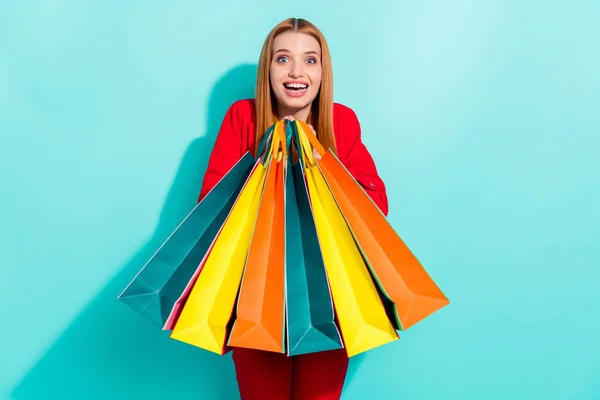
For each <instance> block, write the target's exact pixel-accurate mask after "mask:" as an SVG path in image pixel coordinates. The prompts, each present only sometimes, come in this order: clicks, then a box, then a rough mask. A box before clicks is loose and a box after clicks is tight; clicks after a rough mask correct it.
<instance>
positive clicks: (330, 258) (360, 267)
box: [295, 124, 398, 357]
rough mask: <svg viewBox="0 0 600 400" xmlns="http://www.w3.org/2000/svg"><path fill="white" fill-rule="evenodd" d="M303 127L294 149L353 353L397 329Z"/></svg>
mask: <svg viewBox="0 0 600 400" xmlns="http://www.w3.org/2000/svg"><path fill="white" fill-rule="evenodd" d="M295 126H296V128H298V126H299V125H298V124H296V125H295ZM301 129H302V127H300V129H296V137H298V139H299V149H298V150H299V154H301V158H302V166H303V168H304V170H305V175H306V182H307V186H308V193H309V199H310V203H311V205H312V210H313V213H314V221H315V226H316V230H317V236H318V239H319V243H320V247H321V251H322V254H323V260H324V264H325V270H326V272H327V277H328V279H329V285H330V287H331V293H332V297H333V302H334V306H335V310H336V313H337V317H338V322H339V327H340V330H341V333H342V337H343V340H344V347H345V348H346V352H347V354H348V356H349V357H351V356H353V355H356V354H359V353H362V352H364V351H367V350H370V349H373V348H375V347H378V346H381V345H384V344H386V343H390V342H392V341H394V340H397V339H398V335H397V333H396V330H395V329H394V327H393V326H392V324H391V322H390V320H389V319H388V317H387V314H386V312H385V308H384V306H383V304H382V302H381V299H380V297H379V294H378V292H377V288H376V286H375V283H374V282H373V280H372V278H371V274H370V272H369V270H368V268H367V266H366V265H365V261H364V259H363V257H362V254H361V252H360V250H359V249H358V247H357V244H356V242H355V240H354V238H353V236H352V233H351V232H350V229H349V228H348V225H347V224H346V221H345V220H344V217H343V215H342V213H341V211H340V209H339V208H338V206H337V204H336V202H335V199H334V197H333V194H332V193H331V191H330V190H329V188H328V186H327V183H326V182H325V179H324V178H323V175H322V174H321V171H320V170H319V167H318V166H317V164H316V160H315V157H314V156H313V152H312V148H311V145H310V143H309V142H308V139H307V138H306V135H303V134H302V130H301Z"/></svg>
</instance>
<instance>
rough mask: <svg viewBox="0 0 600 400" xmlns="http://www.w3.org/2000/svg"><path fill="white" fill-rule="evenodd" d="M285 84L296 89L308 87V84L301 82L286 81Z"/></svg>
mask: <svg viewBox="0 0 600 400" xmlns="http://www.w3.org/2000/svg"><path fill="white" fill-rule="evenodd" d="M285 86H286V87H291V88H296V89H306V88H307V87H308V85H304V84H302V83H286V84H285Z"/></svg>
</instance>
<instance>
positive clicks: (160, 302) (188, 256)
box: [118, 152, 255, 328]
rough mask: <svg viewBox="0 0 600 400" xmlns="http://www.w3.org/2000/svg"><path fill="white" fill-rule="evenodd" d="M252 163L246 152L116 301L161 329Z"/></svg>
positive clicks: (221, 222)
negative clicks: (119, 301)
mask: <svg viewBox="0 0 600 400" xmlns="http://www.w3.org/2000/svg"><path fill="white" fill-rule="evenodd" d="M254 163H255V159H254V157H253V156H252V155H251V154H250V153H249V152H247V153H246V154H245V155H244V156H243V157H242V158H241V159H240V160H239V161H238V162H237V163H236V164H235V165H234V166H233V167H232V168H231V169H230V170H229V172H227V174H225V176H224V177H223V178H222V179H221V180H220V181H219V182H218V183H217V184H216V185H215V187H214V188H213V189H212V190H211V191H210V192H209V193H208V194H207V195H206V196H205V197H204V198H203V199H202V201H200V202H199V203H198V204H197V205H196V206H195V207H194V208H193V209H192V211H191V212H190V213H189V214H188V215H187V216H186V217H185V219H184V220H183V221H182V222H181V223H180V224H179V226H178V227H177V228H176V229H175V230H174V231H173V232H172V233H171V235H170V236H169V237H168V238H167V239H166V240H165V242H164V243H163V244H162V245H161V246H160V248H159V249H158V250H157V251H156V252H155V253H154V255H153V256H152V257H151V258H150V259H149V260H148V262H147V263H146V264H145V265H144V267H143V268H142V269H141V270H140V271H139V272H138V273H137V275H136V276H135V277H134V278H133V279H132V281H131V282H130V283H129V284H128V285H127V287H125V289H124V290H123V292H122V293H121V294H120V295H119V296H118V299H119V300H121V301H122V302H123V303H125V304H127V305H128V306H129V307H131V308H132V309H133V310H134V311H136V312H137V313H139V314H141V315H142V316H143V317H145V318H146V319H148V320H149V321H150V322H152V323H153V324H155V325H157V326H159V327H163V328H164V326H165V323H166V321H167V319H168V317H169V315H170V313H171V312H172V310H173V307H174V305H175V303H176V301H177V299H178V298H179V296H180V295H181V293H182V291H183V289H184V288H185V286H186V284H187V283H188V281H189V280H190V279H191V277H192V276H193V275H194V272H195V271H196V268H197V267H198V263H199V261H200V260H201V259H202V257H203V256H204V254H205V253H206V252H207V250H208V248H209V246H210V244H211V243H212V241H213V239H214V238H215V236H216V234H217V232H218V231H219V229H220V228H221V226H222V225H223V223H224V221H225V218H226V217H227V214H228V213H229V211H230V210H231V207H232V206H233V203H234V202H235V199H236V198H237V196H238V194H239V192H240V190H241V188H242V186H243V184H244V182H245V181H246V179H247V178H248V176H249V174H250V171H251V169H252V167H253V165H254Z"/></svg>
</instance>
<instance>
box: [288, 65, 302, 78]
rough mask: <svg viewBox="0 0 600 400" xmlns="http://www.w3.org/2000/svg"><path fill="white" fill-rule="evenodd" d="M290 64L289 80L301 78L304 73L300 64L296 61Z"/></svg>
mask: <svg viewBox="0 0 600 400" xmlns="http://www.w3.org/2000/svg"><path fill="white" fill-rule="evenodd" d="M291 64H292V65H291V67H290V72H289V74H288V75H289V76H290V78H298V77H300V76H302V74H303V73H304V71H303V69H302V63H301V62H298V61H293V62H292V63H291Z"/></svg>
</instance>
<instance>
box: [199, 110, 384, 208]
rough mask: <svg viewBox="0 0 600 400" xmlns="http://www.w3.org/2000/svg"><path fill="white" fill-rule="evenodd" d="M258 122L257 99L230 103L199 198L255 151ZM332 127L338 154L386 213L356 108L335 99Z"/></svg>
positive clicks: (381, 182)
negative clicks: (248, 152)
mask: <svg viewBox="0 0 600 400" xmlns="http://www.w3.org/2000/svg"><path fill="white" fill-rule="evenodd" d="M255 124H256V113H255V108H254V99H245V100H238V101H236V102H235V103H233V104H232V105H231V107H229V110H228V111H227V113H226V114H225V118H224V119H223V122H222V124H221V129H220V130H219V133H218V135H217V139H216V141H215V145H214V148H213V150H212V153H211V155H210V158H209V160H208V167H207V170H206V173H205V175H204V181H203V183H202V188H201V190H200V196H199V198H198V201H200V200H202V198H204V196H205V195H206V194H207V193H208V192H209V191H210V190H211V189H212V188H213V186H215V185H216V184H217V183H218V182H219V180H220V179H221V178H222V177H223V175H225V174H226V173H227V171H229V170H230V169H231V168H232V167H233V166H234V165H235V163H236V162H237V161H238V160H239V159H240V158H241V157H242V156H243V155H244V154H245V153H246V152H247V151H250V152H251V153H252V154H254V150H255V147H254V146H255V139H256V132H255V129H254V126H255ZM333 130H334V134H335V142H336V147H337V156H338V158H339V159H340V161H341V162H342V164H344V166H345V167H346V168H347V169H348V171H349V172H350V173H351V174H352V176H353V177H354V179H356V180H357V181H358V182H359V183H360V184H361V186H362V187H363V188H364V189H365V191H366V192H367V193H368V194H369V196H370V197H371V198H372V199H373V201H374V202H375V204H377V205H378V206H379V208H380V209H381V211H382V212H383V213H384V215H386V216H387V215H388V199H387V193H386V188H385V185H384V183H383V181H382V180H381V178H380V177H379V174H378V172H377V168H376V167H375V163H374V161H373V158H372V157H371V154H370V153H369V151H368V150H367V148H366V147H365V145H364V144H363V142H362V139H361V131H360V123H359V122H358V118H357V117H356V114H355V113H354V111H352V109H350V108H349V107H346V106H344V105H342V104H339V103H334V105H333Z"/></svg>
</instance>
